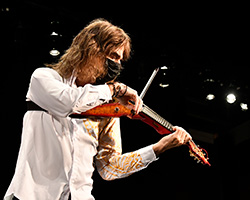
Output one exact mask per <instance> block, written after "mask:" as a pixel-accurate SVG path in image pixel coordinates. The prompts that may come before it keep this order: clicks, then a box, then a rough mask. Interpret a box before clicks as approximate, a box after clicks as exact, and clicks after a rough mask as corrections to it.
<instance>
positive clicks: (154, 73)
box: [140, 67, 160, 99]
mask: <svg viewBox="0 0 250 200" xmlns="http://www.w3.org/2000/svg"><path fill="white" fill-rule="evenodd" d="M159 69H160V68H159V67H157V68H155V70H154V71H153V73H152V75H151V76H150V78H149V79H148V82H147V84H146V85H145V87H144V89H143V90H142V92H141V94H140V98H141V99H143V97H144V96H145V94H146V92H147V91H148V88H149V87H150V85H151V83H152V82H153V80H154V78H155V76H156V74H157V73H158V71H159Z"/></svg>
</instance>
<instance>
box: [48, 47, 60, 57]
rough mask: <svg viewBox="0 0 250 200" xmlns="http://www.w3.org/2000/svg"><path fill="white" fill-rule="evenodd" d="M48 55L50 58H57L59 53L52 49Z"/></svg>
mask: <svg viewBox="0 0 250 200" xmlns="http://www.w3.org/2000/svg"><path fill="white" fill-rule="evenodd" d="M49 53H50V55H52V56H58V55H59V54H60V51H58V50H57V49H55V48H53V49H52V50H50V52H49Z"/></svg>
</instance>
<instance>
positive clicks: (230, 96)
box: [226, 93, 236, 104]
mask: <svg viewBox="0 0 250 200" xmlns="http://www.w3.org/2000/svg"><path fill="white" fill-rule="evenodd" d="M226 100H227V102H228V103H230V104H233V103H234V102H235V101H236V96H235V95H234V94H233V93H230V94H228V95H227V97H226Z"/></svg>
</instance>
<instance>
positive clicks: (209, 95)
mask: <svg viewBox="0 0 250 200" xmlns="http://www.w3.org/2000/svg"><path fill="white" fill-rule="evenodd" d="M214 98H215V96H214V94H208V95H207V97H206V99H207V100H209V101H211V100H213V99H214Z"/></svg>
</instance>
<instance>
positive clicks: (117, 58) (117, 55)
mask: <svg viewBox="0 0 250 200" xmlns="http://www.w3.org/2000/svg"><path fill="white" fill-rule="evenodd" d="M123 52H124V46H122V47H120V48H118V49H116V50H115V51H114V52H112V53H111V54H110V55H109V56H107V58H109V59H110V60H113V61H114V62H117V63H121V60H122V59H123Z"/></svg>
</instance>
